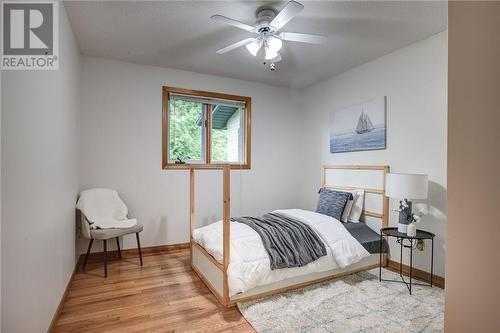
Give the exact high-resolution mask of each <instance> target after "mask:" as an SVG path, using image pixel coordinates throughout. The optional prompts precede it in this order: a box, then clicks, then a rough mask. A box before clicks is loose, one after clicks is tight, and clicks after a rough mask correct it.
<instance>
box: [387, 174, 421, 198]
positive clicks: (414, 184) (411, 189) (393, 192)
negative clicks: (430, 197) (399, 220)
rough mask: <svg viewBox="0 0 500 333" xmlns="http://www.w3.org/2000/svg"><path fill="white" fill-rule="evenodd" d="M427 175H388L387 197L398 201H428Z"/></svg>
mask: <svg viewBox="0 0 500 333" xmlns="http://www.w3.org/2000/svg"><path fill="white" fill-rule="evenodd" d="M427 184H428V176H427V175H413V174H405V173H388V174H387V175H386V178H385V195H386V196H388V197H390V198H397V199H427Z"/></svg>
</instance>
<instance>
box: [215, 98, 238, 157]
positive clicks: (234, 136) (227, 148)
mask: <svg viewBox="0 0 500 333" xmlns="http://www.w3.org/2000/svg"><path fill="white" fill-rule="evenodd" d="M243 110H244V109H243V108H241V107H230V106H224V105H212V129H211V137H212V149H211V153H212V161H213V162H229V163H242V162H243V142H244V131H243V129H244V118H243V114H244V111H243Z"/></svg>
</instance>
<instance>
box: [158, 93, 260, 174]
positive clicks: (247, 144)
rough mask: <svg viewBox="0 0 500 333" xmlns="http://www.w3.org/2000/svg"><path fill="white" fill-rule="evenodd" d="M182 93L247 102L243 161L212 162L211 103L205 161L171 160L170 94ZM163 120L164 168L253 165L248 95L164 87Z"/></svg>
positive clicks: (247, 166) (250, 106)
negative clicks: (169, 145)
mask: <svg viewBox="0 0 500 333" xmlns="http://www.w3.org/2000/svg"><path fill="white" fill-rule="evenodd" d="M170 93H173V94H181V95H188V96H194V97H207V98H214V99H226V100H232V101H239V102H244V103H245V115H244V116H245V124H244V127H245V133H244V140H243V163H211V161H212V156H211V149H212V141H211V132H212V131H211V129H212V112H211V105H209V106H208V112H207V130H206V131H205V142H206V144H205V146H206V147H205V163H187V162H186V164H175V163H171V162H170V160H169V159H170V156H169V155H168V154H169V151H168V137H169V122H168V116H169V112H170V110H169V107H170V103H169V102H170V99H169V96H170V95H169V94H170ZM162 103H163V108H162V109H163V112H162V114H163V121H162V168H163V169H222V168H223V167H224V166H225V165H228V164H229V166H230V168H231V169H250V166H251V162H250V161H251V143H252V141H251V136H252V132H251V125H252V124H251V119H252V98H251V97H246V96H237V95H229V94H221V93H215V92H210V91H202V90H192V89H185V88H175V87H163V101H162Z"/></svg>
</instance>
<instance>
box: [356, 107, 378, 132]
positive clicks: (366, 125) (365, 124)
mask: <svg viewBox="0 0 500 333" xmlns="http://www.w3.org/2000/svg"><path fill="white" fill-rule="evenodd" d="M374 129H375V127H374V126H373V124H372V121H371V120H370V117H368V115H367V114H366V113H365V110H363V111H362V112H361V115H360V116H359V119H358V125H357V126H356V133H358V134H363V133H367V132H371V131H373V130H374Z"/></svg>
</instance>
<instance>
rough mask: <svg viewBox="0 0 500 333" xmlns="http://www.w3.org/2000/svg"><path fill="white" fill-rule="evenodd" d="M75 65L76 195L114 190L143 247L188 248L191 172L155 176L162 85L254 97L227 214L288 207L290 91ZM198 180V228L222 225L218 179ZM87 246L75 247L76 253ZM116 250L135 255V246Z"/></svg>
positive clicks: (127, 242)
mask: <svg viewBox="0 0 500 333" xmlns="http://www.w3.org/2000/svg"><path fill="white" fill-rule="evenodd" d="M82 61H83V62H82V64H83V67H82V90H81V91H82V112H81V127H82V131H81V168H80V170H81V173H80V176H81V188H82V189H86V188H91V187H97V186H99V187H110V188H115V189H117V190H118V192H119V193H120V195H121V197H122V198H123V200H124V201H125V202H126V203H127V204H128V206H129V209H130V214H131V215H132V216H134V217H136V218H137V219H138V220H139V221H140V222H141V223H142V224H143V225H144V232H143V233H142V239H141V243H142V245H143V246H154V245H164V244H176V243H184V242H188V241H189V222H188V221H189V214H188V213H189V207H188V205H189V192H188V189H189V176H188V175H189V173H188V171H185V170H162V168H161V165H162V161H161V159H162V156H161V152H162V145H161V122H162V86H164V85H165V86H174V87H183V88H191V89H198V90H208V91H215V92H221V93H230V94H236V95H244V96H250V97H252V169H251V170H244V171H232V175H233V176H232V177H231V180H232V202H231V204H232V206H231V207H232V214H233V215H240V214H262V213H265V212H268V211H270V210H272V209H276V208H286V207H292V206H294V205H296V195H295V192H294V188H295V186H294V185H295V184H294V183H293V182H291V181H290V180H291V179H294V176H295V174H296V173H295V170H294V169H293V168H294V165H295V161H296V159H297V154H298V152H297V151H296V150H294V147H295V145H294V142H295V141H294V140H296V133H297V131H296V130H297V126H296V125H297V122H296V118H297V117H296V115H295V114H294V110H295V108H294V105H293V98H292V97H293V95H292V92H290V91H289V90H288V89H283V88H279V87H274V86H269V85H265V84H260V83H254V82H247V81H240V80H234V79H228V78H223V77H217V76H211V75H202V74H196V73H192V72H185V71H179V70H171V69H165V68H158V67H151V66H144V65H136V64H131V63H125V62H118V61H113V60H107V59H102V58H94V57H87V56H84V57H82ZM269 74H270V75H272V73H269ZM240 172H241V175H242V176H241V178H240V177H239V174H240ZM196 175H197V179H196V189H197V192H196V204H197V208H196V210H197V218H198V221H197V223H198V225H201V224H207V223H209V222H212V221H215V220H216V219H217V218H220V217H221V214H222V205H221V201H222V177H221V174H220V171H196ZM86 244H87V242H86V241H85V242H80V245H81V247H80V249H81V251H82V252H84V251H85V250H86V248H85V246H86ZM112 244H113V245H114V243H112ZM123 244H124V247H126V248H130V247H135V246H136V245H135V238H134V237H125V238H124V240H123ZM101 249H102V245H101V244H98V246H95V249H94V250H95V251H101Z"/></svg>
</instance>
